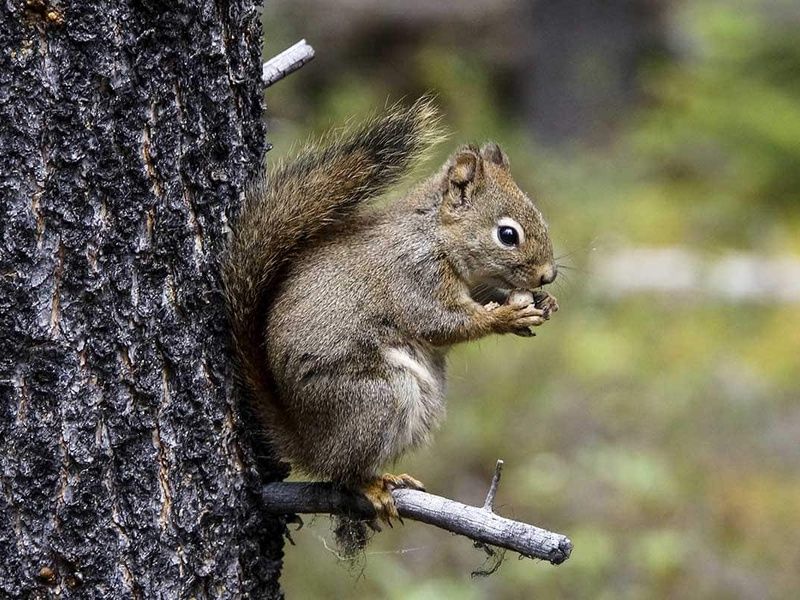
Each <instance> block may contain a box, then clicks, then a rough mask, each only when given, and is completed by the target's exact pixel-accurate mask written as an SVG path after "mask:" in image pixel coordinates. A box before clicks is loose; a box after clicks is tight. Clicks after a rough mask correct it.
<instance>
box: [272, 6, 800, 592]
mask: <svg viewBox="0 0 800 600" xmlns="http://www.w3.org/2000/svg"><path fill="white" fill-rule="evenodd" d="M264 26H265V31H266V46H265V51H264V52H265V57H268V56H272V55H274V54H276V53H277V52H279V51H280V50H282V49H283V48H285V47H287V46H288V45H290V44H291V43H293V42H294V41H296V40H297V39H299V38H300V37H306V38H308V40H309V42H310V43H311V44H312V45H313V46H314V47H315V48H316V50H317V58H316V60H315V61H314V62H312V63H311V64H309V65H307V66H306V67H304V68H303V69H302V70H301V71H300V72H298V73H296V74H294V75H292V76H291V77H290V78H288V79H287V80H284V81H282V82H280V83H279V84H277V85H275V86H274V87H273V88H270V89H269V90H268V91H267V116H268V119H269V124H270V141H271V142H272V143H273V144H274V146H275V147H274V149H273V150H272V151H271V153H270V155H269V158H270V159H272V160H274V159H277V158H279V157H280V156H283V155H285V154H286V153H287V152H288V151H289V150H290V148H291V146H292V145H293V144H297V143H298V141H300V140H302V139H303V138H305V137H307V136H308V135H310V134H314V133H318V132H321V131H323V130H325V129H326V128H328V127H329V126H330V125H331V124H338V123H341V122H342V121H344V120H346V119H347V118H356V119H357V118H359V115H364V114H365V113H367V112H371V111H373V110H375V109H377V108H380V107H382V106H384V105H385V104H386V103H387V101H394V100H397V99H399V98H401V97H406V98H409V99H413V98H415V97H417V96H419V95H420V94H422V93H424V92H427V91H433V92H435V93H436V94H437V97H438V103H439V105H440V106H441V108H442V110H443V112H444V114H445V115H446V124H447V126H448V127H449V129H450V130H451V132H452V137H451V139H450V140H449V141H448V142H447V143H445V144H443V145H442V146H441V147H440V148H439V154H438V155H437V156H435V157H434V158H433V159H432V160H431V161H430V162H429V163H428V165H427V167H426V168H427V170H431V169H433V168H435V167H436V166H438V164H440V162H441V161H443V160H444V159H445V157H446V155H447V154H448V153H449V152H450V151H451V150H452V149H453V148H454V147H455V145H457V144H460V143H463V142H468V141H476V142H481V141H484V140H486V139H494V140H496V141H498V142H500V143H501V145H502V146H503V147H504V148H505V150H506V151H507V153H508V154H509V156H510V158H511V163H512V170H513V173H514V174H515V176H516V178H517V179H518V181H519V182H520V184H521V186H522V187H523V188H524V189H526V190H527V191H528V192H529V193H530V194H531V195H532V196H533V197H534V198H535V199H536V201H537V202H538V203H539V205H540V207H541V208H542V210H543V212H544V213H545V215H546V216H547V218H548V220H549V221H550V225H551V232H552V235H553V238H554V243H555V246H556V253H557V255H559V256H560V259H559V262H560V263H561V264H562V265H563V268H562V269H561V274H560V276H559V279H558V281H557V282H556V283H555V284H554V293H555V295H556V296H557V297H558V298H559V301H560V304H561V312H559V313H558V315H556V317H555V318H554V319H553V320H552V321H551V322H549V323H547V324H546V325H545V326H543V327H541V328H539V330H538V335H537V337H535V338H533V339H520V338H514V337H510V336H506V337H502V338H500V337H496V338H492V339H486V340H484V341H481V342H479V343H473V344H471V345H467V346H464V347H461V348H458V349H457V350H455V351H454V352H453V354H452V360H451V367H450V373H451V376H450V380H451V389H450V393H449V409H448V410H449V414H448V419H447V421H446V423H445V425H444V427H443V428H442V430H441V431H440V432H439V434H438V435H437V436H436V438H435V442H434V444H433V445H432V446H431V447H430V448H427V449H425V450H422V451H419V452H418V453H416V454H415V455H413V456H410V457H408V458H407V459H404V460H403V461H402V462H401V463H400V464H399V465H397V467H396V470H397V471H408V472H410V473H413V474H414V475H415V476H416V477H418V478H419V479H421V480H423V481H425V482H426V483H427V485H428V486H429V489H430V490H431V491H433V492H435V493H439V494H443V495H446V496H449V497H453V498H457V499H459V500H462V501H465V502H468V503H471V504H481V503H482V501H483V498H484V496H485V493H486V488H487V486H488V483H489V479H490V477H491V473H492V470H493V467H494V463H495V460H496V459H497V458H503V459H504V460H505V461H506V469H505V472H504V477H503V483H502V485H501V487H500V492H499V495H498V499H497V504H498V511H499V512H501V513H502V514H506V515H508V516H513V517H515V518H518V519H522V520H525V521H528V522H533V523H536V524H538V525H541V526H543V527H547V528H549V529H552V530H555V531H559V532H562V533H565V534H567V535H569V536H570V537H571V538H572V540H573V541H574V544H575V551H574V553H573V556H572V558H571V559H570V560H569V561H567V562H566V563H565V564H563V565H561V566H559V567H553V566H550V565H549V564H547V563H540V562H534V561H530V560H517V558H516V556H515V555H512V554H511V553H509V554H508V555H507V556H506V557H505V561H504V562H503V564H502V565H501V566H500V568H499V569H498V570H497V572H495V573H494V574H493V575H491V576H489V577H471V573H472V572H473V571H475V570H480V569H487V568H490V567H492V566H493V562H492V560H488V561H487V559H486V556H485V555H484V554H483V553H482V552H481V551H480V550H477V549H475V548H473V547H472V545H471V543H470V542H469V541H468V540H465V539H463V538H457V537H455V536H451V535H449V534H447V533H444V532H442V531H439V530H436V529H433V528H431V527H427V526H423V525H420V524H416V523H413V522H409V523H406V525H405V526H398V527H395V528H394V529H392V530H387V531H385V532H383V533H382V534H379V535H377V536H376V537H375V538H374V540H373V541H372V543H371V544H370V545H369V547H368V549H367V551H366V553H365V554H364V555H363V556H362V557H360V559H359V560H357V561H356V562H355V563H347V562H344V561H341V560H339V559H338V558H337V556H336V554H335V549H334V544H333V543H332V541H331V532H330V523H329V521H328V519H327V518H325V517H317V518H315V519H313V520H311V519H306V527H305V528H303V529H302V530H300V531H298V532H296V533H295V534H294V540H295V542H296V544H297V545H296V546H287V550H286V568H285V575H284V577H283V584H284V587H285V589H286V592H287V594H288V596H289V597H293V598H398V599H400V598H402V599H423V598H424V599H427V598H431V599H435V598H457V599H458V600H469V599H473V598H476V599H477V598H493V599H494V598H499V599H505V598H508V599H511V598H540V597H541V598H544V597H551V598H600V599H602V598H614V599H617V598H748V599H749V598H753V599H762V598H796V597H800V596H798V594H800V402H799V400H800V3H798V2H796V0H785V1H781V0H728V1H725V2H723V1H717V0H692V1H684V2H678V1H675V2H670V1H664V0H604V1H602V2H598V1H595V0H538V1H531V0H438V1H430V0H427V1H422V0H381V1H378V0H339V1H336V2H326V1H324V0H269V1H268V2H267V3H266V7H265V10H264Z"/></svg>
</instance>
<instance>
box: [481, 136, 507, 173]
mask: <svg viewBox="0 0 800 600" xmlns="http://www.w3.org/2000/svg"><path fill="white" fill-rule="evenodd" d="M481 156H482V157H483V160H485V161H488V162H490V163H494V164H496V165H500V166H501V167H503V168H505V169H507V168H508V157H507V156H506V153H505V152H503V151H502V150H501V149H500V146H498V145H497V144H495V143H494V142H487V143H485V144H484V145H483V148H481Z"/></svg>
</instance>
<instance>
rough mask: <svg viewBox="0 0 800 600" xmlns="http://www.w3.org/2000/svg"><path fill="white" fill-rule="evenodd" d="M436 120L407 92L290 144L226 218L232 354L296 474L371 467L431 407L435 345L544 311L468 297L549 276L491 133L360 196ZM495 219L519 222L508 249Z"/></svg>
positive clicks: (416, 432)
mask: <svg viewBox="0 0 800 600" xmlns="http://www.w3.org/2000/svg"><path fill="white" fill-rule="evenodd" d="M436 119H437V117H436V114H435V111H434V110H433V108H432V107H431V105H430V103H429V102H427V101H425V100H422V101H419V102H417V104H415V105H414V106H413V107H412V108H410V109H404V110H401V109H399V108H393V109H391V110H390V111H388V113H386V114H385V115H383V116H381V117H379V118H378V119H375V120H373V121H370V122H369V123H367V124H366V125H364V126H363V127H361V128H359V129H357V130H356V131H355V132H351V133H346V134H341V135H338V136H337V137H336V138H334V137H333V136H331V137H329V138H328V140H327V141H326V142H324V143H323V144H321V145H318V146H314V147H310V148H307V149H305V150H303V151H302V152H301V153H300V154H299V155H298V156H297V157H296V158H295V159H293V160H291V161H289V162H288V163H287V164H286V165H283V166H279V167H278V168H277V169H275V170H274V171H273V172H272V173H270V174H269V175H266V176H261V177H260V178H259V179H258V180H257V181H256V183H255V184H254V185H253V187H252V188H251V189H250V190H249V191H248V194H247V199H246V202H245V205H244V208H243V211H242V214H241V216H240V217H239V219H238V221H237V222H236V223H235V225H234V234H233V238H232V242H231V246H230V251H229V254H228V256H227V259H226V261H225V268H224V275H225V284H226V292H227V297H228V302H229V308H230V314H231V322H232V328H233V334H234V340H235V348H236V351H237V355H238V357H239V360H240V362H241V365H242V371H243V373H244V375H245V377H246V378H247V381H248V382H249V384H250V386H251V389H252V391H253V396H254V399H255V401H256V403H257V405H258V406H259V407H260V409H261V413H262V415H263V420H264V424H265V427H266V428H267V429H268V431H269V433H270V435H271V437H272V439H273V440H274V441H275V443H276V444H277V447H278V449H279V450H280V452H281V453H282V454H283V456H284V457H286V458H288V459H290V460H291V461H292V462H293V464H295V465H296V466H297V467H299V468H301V469H302V470H304V471H306V472H308V473H309V474H312V475H317V476H323V477H326V478H329V479H331V480H334V481H339V482H343V483H347V484H351V485H361V484H363V483H364V482H365V481H368V480H370V479H372V478H374V477H375V476H377V475H378V474H379V472H380V471H379V470H380V469H381V468H382V467H383V466H384V465H385V464H387V463H390V462H392V461H394V460H395V459H396V458H398V457H399V456H400V455H401V454H403V453H404V452H405V451H407V450H409V449H410V448H414V447H416V446H419V445H420V444H422V443H424V442H425V441H426V440H427V439H428V437H429V433H430V432H431V431H432V430H433V429H434V428H435V426H436V425H437V424H438V423H439V422H440V421H441V419H442V418H443V416H444V395H445V356H446V353H447V350H448V348H449V346H451V345H452V344H455V343H458V342H462V341H467V340H472V339H476V338H479V337H482V336H485V335H488V334H490V333H518V334H520V335H524V334H525V333H527V332H528V327H530V326H532V325H539V324H541V322H542V321H543V319H544V318H546V315H545V313H544V312H543V311H542V310H541V309H540V308H538V307H537V306H535V305H534V304H525V303H519V302H514V301H512V302H505V303H503V304H501V305H497V304H494V303H490V304H487V305H484V304H483V303H482V302H483V301H484V299H485V300H489V299H495V298H499V299H500V300H503V299H504V298H507V297H508V293H509V291H510V290H512V289H515V288H521V289H533V288H536V287H539V286H540V285H541V284H542V283H545V282H549V281H552V279H553V277H554V276H555V269H554V266H553V258H552V246H551V243H550V239H549V236H548V232H547V226H546V224H545V222H544V220H543V218H542V216H541V214H540V212H539V211H538V209H537V208H536V207H535V205H534V204H533V202H532V201H531V200H530V199H529V198H528V197H527V196H526V195H525V194H524V193H523V192H522V191H521V190H520V189H519V188H518V187H517V185H516V184H515V183H514V180H513V179H512V177H511V175H510V171H509V166H508V159H507V158H506V156H505V154H504V153H503V152H502V151H501V150H500V148H499V147H498V146H497V145H496V144H487V145H485V146H484V147H483V148H482V149H480V150H479V149H478V148H476V147H474V146H465V147H463V148H461V149H460V150H458V151H457V152H456V153H455V154H454V155H453V157H451V159H450V160H449V161H448V162H447V163H446V164H445V165H444V166H443V167H442V169H441V170H440V171H439V172H438V173H436V174H435V175H433V176H432V177H430V178H429V179H427V180H426V181H424V182H422V183H421V184H419V185H418V186H417V187H416V188H415V189H414V190H413V191H412V192H411V193H409V194H408V195H407V196H406V197H405V198H403V199H401V200H398V201H396V202H394V203H392V204H391V205H390V206H387V207H385V208H380V209H379V208H374V207H366V206H363V204H364V201H365V200H367V199H368V198H370V197H373V196H375V195H377V194H378V193H380V192H382V191H384V189H385V188H386V187H387V186H388V185H391V184H392V183H394V182H395V181H396V180H397V179H398V178H399V177H400V176H401V175H402V174H403V173H404V172H405V171H407V170H408V168H409V166H410V165H411V164H412V163H413V162H414V161H415V160H416V159H417V158H418V157H419V155H420V154H421V153H422V152H424V151H425V150H426V149H427V147H428V146H429V145H430V143H432V142H433V141H434V140H435V139H437V138H438V137H439V132H438V130H437V127H436ZM501 217H510V218H512V219H514V220H516V221H517V222H518V223H519V224H520V225H521V226H522V228H523V229H524V235H525V238H526V239H525V243H523V244H521V245H520V247H519V248H514V249H509V248H507V247H502V245H501V244H499V243H498V242H497V240H496V239H495V238H494V237H493V236H494V235H495V234H494V227H495V225H496V223H497V220H498V219H499V218H501ZM529 297H530V296H529ZM543 315H545V316H543Z"/></svg>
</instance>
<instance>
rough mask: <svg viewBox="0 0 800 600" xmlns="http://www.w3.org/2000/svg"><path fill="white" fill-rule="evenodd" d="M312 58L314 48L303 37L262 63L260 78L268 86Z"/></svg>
mask: <svg viewBox="0 0 800 600" xmlns="http://www.w3.org/2000/svg"><path fill="white" fill-rule="evenodd" d="M313 58H314V48H312V47H311V46H309V45H308V43H307V42H306V41H305V40H304V39H303V40H300V41H299V42H297V43H296V44H295V45H294V46H291V47H290V48H287V49H286V50H284V51H283V52H281V53H280V54H278V55H277V56H273V57H272V58H270V59H269V60H268V61H267V62H265V63H264V66H263V70H262V74H261V79H262V81H263V82H264V87H269V86H271V85H272V84H273V83H276V82H278V81H280V80H281V79H283V78H284V77H286V76H287V75H289V74H290V73H293V72H294V71H296V70H297V69H299V68H300V67H302V66H303V65H304V64H306V63H308V62H310V61H311V60H312V59H313Z"/></svg>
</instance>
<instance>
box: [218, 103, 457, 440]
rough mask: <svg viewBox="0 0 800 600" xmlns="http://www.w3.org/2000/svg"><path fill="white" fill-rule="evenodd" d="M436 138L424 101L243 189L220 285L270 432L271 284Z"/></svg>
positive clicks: (319, 146) (333, 137) (346, 133)
mask: <svg viewBox="0 0 800 600" xmlns="http://www.w3.org/2000/svg"><path fill="white" fill-rule="evenodd" d="M440 136H441V132H440V129H439V126H438V114H437V111H436V109H435V107H434V106H433V104H432V103H431V101H430V100H429V99H426V98H422V99H420V100H418V101H417V102H416V103H415V104H414V105H413V106H411V107H402V106H399V105H395V106H393V107H392V108H390V109H388V110H387V111H386V112H384V113H383V114H380V115H378V116H377V117H375V118H373V119H371V120H369V121H368V122H366V123H364V124H361V125H359V126H357V127H354V128H350V129H345V130H336V131H333V132H331V133H329V134H328V135H327V136H326V137H325V138H323V139H322V140H320V141H318V142H316V143H312V144H309V145H308V146H306V147H305V148H303V149H302V150H301V151H300V152H299V153H298V154H297V155H296V156H294V157H293V158H289V159H287V160H286V161H284V162H283V163H282V164H279V165H278V166H277V167H275V168H273V169H272V170H270V171H269V172H268V173H264V172H263V171H262V172H261V173H259V175H258V176H257V178H256V179H255V181H254V182H253V183H252V184H251V185H250V187H249V188H248V190H247V192H246V194H245V199H244V204H243V206H242V210H241V213H240V214H239V217H238V219H237V220H236V221H235V222H234V224H233V233H232V236H231V241H230V245H229V248H228V252H227V255H226V257H225V259H224V263H223V281H224V286H225V294H226V297H227V303H228V310H229V319H230V324H231V329H232V333H233V343H234V350H235V353H236V357H237V359H238V361H239V369H240V374H241V376H242V377H243V378H244V379H245V381H246V383H247V385H248V386H249V387H250V391H251V393H252V394H253V396H254V398H253V400H254V401H255V402H256V404H257V405H258V409H259V412H261V413H263V416H264V418H265V421H266V423H265V425H266V426H267V427H268V428H269V429H272V430H273V431H275V429H277V428H276V427H274V426H275V425H279V423H276V421H280V420H281V418H282V415H281V414H280V412H281V411H280V410H279V408H278V407H277V406H276V402H275V399H274V398H272V397H271V391H270V385H269V381H270V378H269V374H268V372H267V360H266V353H265V350H264V340H265V334H266V332H265V330H264V323H265V316H266V310H267V307H268V304H269V300H270V291H271V290H272V289H273V287H274V285H275V283H276V281H275V280H276V277H278V276H279V274H280V272H281V271H282V270H283V269H284V267H285V266H286V265H287V264H288V263H289V262H291V260H292V257H293V256H294V255H295V254H296V253H297V251H298V250H300V249H302V248H303V247H305V246H307V245H309V244H311V243H313V241H314V239H315V238H317V237H319V236H320V235H321V234H322V233H323V232H325V231H326V230H327V229H328V228H330V227H333V226H335V225H337V224H339V223H341V222H343V221H344V220H346V219H347V218H348V216H349V215H350V214H352V213H353V212H354V210H355V209H356V208H357V207H358V206H359V205H360V204H361V203H363V202H364V201H366V200H368V199H370V198H373V197H375V196H377V195H379V194H381V193H382V192H384V191H385V190H386V189H387V188H388V187H389V186H390V185H391V184H393V183H395V182H396V181H397V180H398V179H399V178H400V177H402V176H403V175H405V174H406V173H407V172H408V171H409V170H410V169H411V168H412V167H413V166H414V164H415V163H416V162H417V161H418V160H419V159H420V158H421V157H422V156H424V154H425V152H426V151H427V150H428V149H429V148H430V146H431V145H432V144H433V143H434V142H435V141H437V140H438V139H439V137H440ZM270 421H271V422H270ZM278 428H279V427H278Z"/></svg>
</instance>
